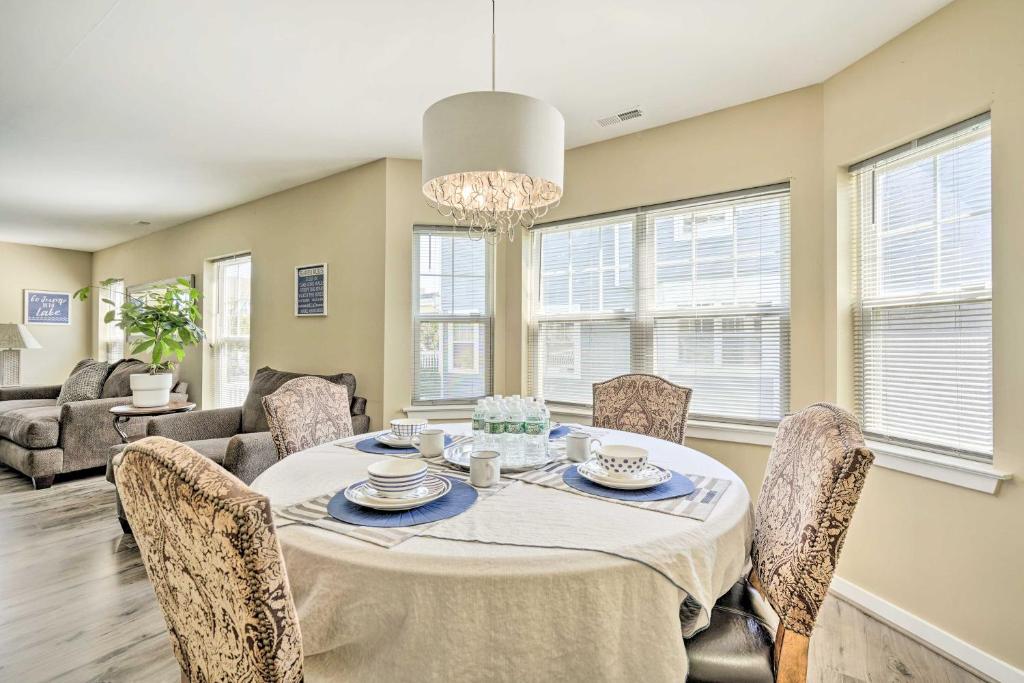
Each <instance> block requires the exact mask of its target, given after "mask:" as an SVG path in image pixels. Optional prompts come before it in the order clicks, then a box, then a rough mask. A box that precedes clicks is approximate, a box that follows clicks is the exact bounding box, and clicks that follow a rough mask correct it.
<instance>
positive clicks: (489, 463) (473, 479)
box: [469, 451, 501, 488]
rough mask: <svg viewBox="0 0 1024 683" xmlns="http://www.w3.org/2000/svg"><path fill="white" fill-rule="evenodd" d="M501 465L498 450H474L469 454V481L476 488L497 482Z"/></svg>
mask: <svg viewBox="0 0 1024 683" xmlns="http://www.w3.org/2000/svg"><path fill="white" fill-rule="evenodd" d="M500 477H501V465H499V464H498V451H476V452H475V453H473V454H472V455H471V456H469V483H471V484H472V485H473V486H476V487H478V488H487V487H489V486H494V485H495V484H497V483H498V479H499V478H500Z"/></svg>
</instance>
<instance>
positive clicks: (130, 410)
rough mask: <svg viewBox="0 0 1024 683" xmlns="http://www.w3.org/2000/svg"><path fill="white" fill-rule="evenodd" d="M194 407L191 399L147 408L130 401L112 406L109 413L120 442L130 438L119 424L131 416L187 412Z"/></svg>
mask: <svg viewBox="0 0 1024 683" xmlns="http://www.w3.org/2000/svg"><path fill="white" fill-rule="evenodd" d="M195 407H196V404H195V403H193V402H192V401H182V400H181V399H173V400H171V401H170V402H168V403H165V404H164V405H162V406H151V407H149V408H140V407H138V406H134V405H132V404H131V403H128V404H125V405H120V406H114V407H112V408H111V409H110V414H111V415H113V416H114V429H115V430H116V431H117V433H118V434H119V435H120V436H121V443H128V442H129V441H131V439H130V438H129V437H128V433H127V432H125V431H124V430H123V429H121V425H122V424H123V423H125V422H128V421H129V420H131V419H132V418H133V417H156V416H158V415H172V414H174V413H187V412H189V411H191V410H194V409H195Z"/></svg>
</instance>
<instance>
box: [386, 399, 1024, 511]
mask: <svg viewBox="0 0 1024 683" xmlns="http://www.w3.org/2000/svg"><path fill="white" fill-rule="evenodd" d="M550 408H551V415H552V417H554V418H555V419H557V420H560V421H564V422H569V421H572V422H583V423H588V422H590V419H591V412H590V409H589V408H581V407H579V406H565V405H557V404H552V405H551V406H550ZM405 413H406V415H408V416H409V417H421V418H426V419H428V420H469V419H471V418H472V417H473V406H472V405H429V406H409V407H408V408H406V409H405ZM686 436H688V437H690V438H692V439H706V440H709V441H726V442H729V443H747V444H754V445H757V446H771V445H772V441H773V440H774V439H775V427H763V426H760V425H744V424H730V423H725V422H708V421H704V420H690V421H689V422H688V423H687V425H686ZM867 446H868V448H870V449H871V451H872V452H873V453H874V454H875V465H877V466H879V467H884V468H886V469H890V470H896V471H897V472H904V473H906V474H912V475H915V476H918V477H924V478H926V479H934V480H936V481H941V482H945V483H947V484H952V485H954V486H961V487H963V488H968V489H972V490H974V491H981V492H982V493H988V494H995V493H996V492H998V491H999V484H1000V483H1002V482H1003V481H1006V480H1008V479H1012V478H1013V475H1012V474H1010V473H1009V472H1003V471H1002V470H997V469H996V468H994V467H993V466H992V465H987V464H985V463H981V462H974V461H972V460H966V459H963V458H954V457H952V456H948V455H940V454H938V453H931V452H928V451H921V450H917V449H914V448H908V447H906V446H897V445H895V444H888V443H881V442H878V441H868V442H867Z"/></svg>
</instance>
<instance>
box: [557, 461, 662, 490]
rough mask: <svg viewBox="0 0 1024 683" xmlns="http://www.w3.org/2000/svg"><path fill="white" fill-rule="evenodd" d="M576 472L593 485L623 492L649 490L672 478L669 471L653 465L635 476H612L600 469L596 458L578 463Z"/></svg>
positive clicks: (648, 464) (649, 465)
mask: <svg viewBox="0 0 1024 683" xmlns="http://www.w3.org/2000/svg"><path fill="white" fill-rule="evenodd" d="M576 471H577V472H579V473H580V476H581V477H583V478H584V479H587V480H589V481H592V482H594V483H595V484H600V485H601V486H607V487H608V488H610V489H620V490H623V491H634V490H637V489H647V488H651V487H652V486H657V485H658V484H664V483H665V482H666V481H668V480H669V479H671V478H672V471H671V470H667V469H665V468H664V467H658V466H657V465H655V464H653V463H647V466H646V467H645V468H644V469H643V470H641V471H640V472H637V473H636V474H630V475H613V474H610V473H609V472H608V471H607V470H606V469H605V468H603V467H601V465H600V463H599V462H598V461H597V458H591V459H590V460H587V461H586V462H583V463H580V464H579V465H577V466H576Z"/></svg>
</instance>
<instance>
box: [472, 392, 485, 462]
mask: <svg viewBox="0 0 1024 683" xmlns="http://www.w3.org/2000/svg"><path fill="white" fill-rule="evenodd" d="M486 429H487V400H486V399H483V398H482V399H480V400H479V401H477V402H476V408H475V409H474V410H473V450H474V451H484V450H487V448H486V447H485V443H486V441H487V438H486Z"/></svg>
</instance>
